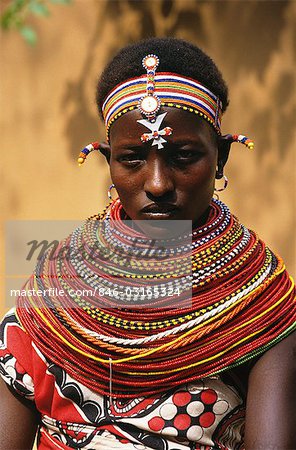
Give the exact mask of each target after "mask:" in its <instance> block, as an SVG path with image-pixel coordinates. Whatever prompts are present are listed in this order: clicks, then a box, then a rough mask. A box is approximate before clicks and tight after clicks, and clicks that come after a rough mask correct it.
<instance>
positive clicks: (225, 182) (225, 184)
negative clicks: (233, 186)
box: [214, 175, 228, 192]
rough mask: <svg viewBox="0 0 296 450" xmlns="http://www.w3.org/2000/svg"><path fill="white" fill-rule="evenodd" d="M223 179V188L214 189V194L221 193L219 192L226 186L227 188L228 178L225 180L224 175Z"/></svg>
mask: <svg viewBox="0 0 296 450" xmlns="http://www.w3.org/2000/svg"><path fill="white" fill-rule="evenodd" d="M223 178H224V186H223V187H222V188H220V189H217V188H215V189H214V190H215V192H221V191H224V189H226V188H227V186H228V178H227V176H226V175H223Z"/></svg>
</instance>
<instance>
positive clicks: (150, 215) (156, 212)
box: [141, 203, 179, 220]
mask: <svg viewBox="0 0 296 450" xmlns="http://www.w3.org/2000/svg"><path fill="white" fill-rule="evenodd" d="M178 209H179V208H178V207H177V206H176V205H174V204H171V203H163V204H157V203H151V204H149V205H147V206H145V207H144V208H142V209H141V214H142V215H144V217H145V219H148V220H149V219H168V218H173V217H174V216H175V215H176V212H177V211H178Z"/></svg>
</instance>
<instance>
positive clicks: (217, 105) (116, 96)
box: [102, 55, 222, 138]
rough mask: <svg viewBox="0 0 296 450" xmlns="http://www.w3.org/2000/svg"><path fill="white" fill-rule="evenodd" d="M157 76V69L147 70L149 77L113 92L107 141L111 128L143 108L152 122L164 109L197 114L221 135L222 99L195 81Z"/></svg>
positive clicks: (106, 115)
mask: <svg viewBox="0 0 296 450" xmlns="http://www.w3.org/2000/svg"><path fill="white" fill-rule="evenodd" d="M152 56H153V57H155V56H154V55H148V57H150V58H151V59H152ZM146 58H147V57H146ZM155 58H157V57H155ZM144 59H145V58H144ZM157 60H158V58H157ZM151 72H152V73H151ZM154 73H155V69H154V71H153V70H149V69H147V75H142V76H140V77H137V78H131V79H129V80H127V81H125V82H124V83H121V84H119V85H118V86H116V87H115V88H114V89H113V90H112V91H111V92H110V94H109V95H108V97H107V98H106V100H105V101H104V103H103V106H102V113H103V117H104V121H105V126H106V134H107V138H108V137H109V130H110V126H111V125H112V124H113V122H114V121H115V120H116V119H118V118H119V117H120V116H122V115H123V114H125V113H127V112H129V111H132V110H134V109H136V108H139V109H140V111H141V112H142V114H144V115H146V117H147V118H148V120H150V121H153V118H155V116H156V114H157V112H158V111H159V108H160V106H170V107H175V108H180V109H184V110H185V111H189V112H192V113H195V114H197V115H199V116H201V117H202V118H204V119H205V120H207V121H208V122H209V123H210V124H211V125H212V126H213V127H214V129H215V130H216V132H217V133H218V134H221V131H220V127H221V116H222V102H221V101H220V100H219V98H218V97H216V96H215V95H214V94H213V93H212V92H211V91H210V90H209V89H207V88H206V87H205V86H203V85H202V84H200V83H198V82H197V81H195V80H193V79H191V78H188V77H185V76H183V75H182V76H181V75H178V74H175V73H169V72H160V73H158V74H156V75H154Z"/></svg>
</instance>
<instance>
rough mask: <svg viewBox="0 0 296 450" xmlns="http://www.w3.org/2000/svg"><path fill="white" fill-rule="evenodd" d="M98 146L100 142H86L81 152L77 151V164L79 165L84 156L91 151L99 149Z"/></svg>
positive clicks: (84, 158)
mask: <svg viewBox="0 0 296 450" xmlns="http://www.w3.org/2000/svg"><path fill="white" fill-rule="evenodd" d="M99 148H100V144H99V142H92V143H91V144H88V145H87V146H86V147H84V149H83V150H81V152H80V153H79V156H78V159H77V162H78V164H79V166H81V165H82V164H83V163H84V161H85V160H86V157H87V156H88V155H89V154H90V153H91V152H93V151H94V150H99Z"/></svg>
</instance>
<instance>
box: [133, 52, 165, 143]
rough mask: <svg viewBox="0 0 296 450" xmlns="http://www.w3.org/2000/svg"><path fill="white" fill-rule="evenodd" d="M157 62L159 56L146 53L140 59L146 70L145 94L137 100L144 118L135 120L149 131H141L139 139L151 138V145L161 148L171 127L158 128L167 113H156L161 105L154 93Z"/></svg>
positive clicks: (143, 140) (145, 140)
mask: <svg viewBox="0 0 296 450" xmlns="http://www.w3.org/2000/svg"><path fill="white" fill-rule="evenodd" d="M158 64H159V58H158V56H156V55H147V56H145V57H144V58H143V60H142V65H143V67H144V69H146V70H147V84H146V94H145V95H144V96H143V97H142V98H141V99H140V100H139V103H138V108H139V109H140V111H141V113H142V114H143V115H144V116H146V119H141V120H137V122H138V123H140V124H141V125H144V127H146V128H148V129H149V130H150V131H151V133H143V134H142V136H141V141H142V142H143V143H145V142H148V141H150V140H152V144H151V145H157V148H158V149H161V148H163V144H164V143H165V142H167V141H166V140H165V139H164V138H163V136H170V135H171V134H172V133H173V129H172V128H171V127H164V128H163V129H160V126H161V124H162V121H163V119H164V118H165V116H166V115H167V113H163V114H160V115H159V116H158V117H157V118H156V115H157V113H158V111H159V109H160V106H161V100H160V98H159V97H158V96H157V95H156V94H155V92H154V90H155V71H156V68H157V66H158Z"/></svg>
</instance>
